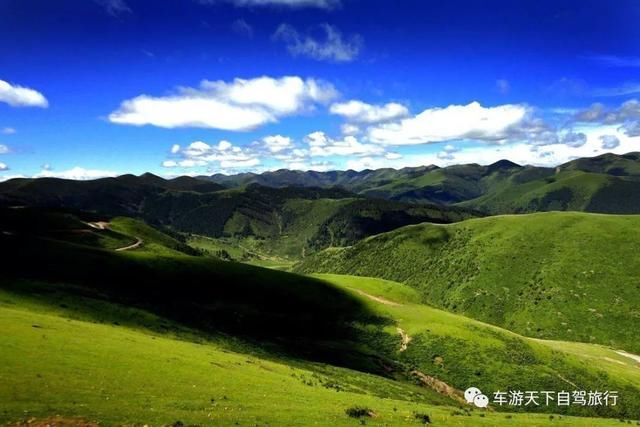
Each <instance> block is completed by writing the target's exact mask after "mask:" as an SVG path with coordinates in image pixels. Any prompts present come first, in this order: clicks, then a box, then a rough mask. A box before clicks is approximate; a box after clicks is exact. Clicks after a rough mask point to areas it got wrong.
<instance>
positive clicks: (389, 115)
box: [329, 100, 409, 124]
mask: <svg viewBox="0 0 640 427" xmlns="http://www.w3.org/2000/svg"><path fill="white" fill-rule="evenodd" d="M329 111H330V112H331V113H332V114H337V115H340V116H342V117H344V118H346V119H347V120H349V121H352V122H357V123H370V124H372V123H380V122H386V121H389V120H395V119H399V118H401V117H405V116H407V115H408V114H409V110H408V109H407V107H405V106H404V105H402V104H398V103H395V102H390V103H388V104H384V105H371V104H367V103H365V102H362V101H358V100H351V101H348V102H341V103H335V104H333V105H331V107H330V108H329Z"/></svg>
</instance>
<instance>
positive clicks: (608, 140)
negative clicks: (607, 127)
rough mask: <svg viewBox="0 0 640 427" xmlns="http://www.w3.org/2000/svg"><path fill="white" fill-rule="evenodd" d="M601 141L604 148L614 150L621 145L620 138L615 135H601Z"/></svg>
mask: <svg viewBox="0 0 640 427" xmlns="http://www.w3.org/2000/svg"><path fill="white" fill-rule="evenodd" d="M600 141H601V142H602V148H603V149H604V150H613V149H614V148H616V147H618V146H619V145H620V139H618V137H617V136H615V135H601V136H600Z"/></svg>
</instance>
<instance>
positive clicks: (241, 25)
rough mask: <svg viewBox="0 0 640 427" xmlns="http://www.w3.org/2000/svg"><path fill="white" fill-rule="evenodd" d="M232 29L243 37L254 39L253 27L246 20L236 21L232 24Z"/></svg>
mask: <svg viewBox="0 0 640 427" xmlns="http://www.w3.org/2000/svg"><path fill="white" fill-rule="evenodd" d="M231 29H232V30H233V32H235V33H236V34H240V35H241V36H245V37H248V38H253V27H252V26H251V25H249V23H248V22H247V21H245V20H244V19H236V20H235V21H233V23H232V24H231Z"/></svg>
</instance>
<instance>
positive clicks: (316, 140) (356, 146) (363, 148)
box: [305, 131, 385, 157]
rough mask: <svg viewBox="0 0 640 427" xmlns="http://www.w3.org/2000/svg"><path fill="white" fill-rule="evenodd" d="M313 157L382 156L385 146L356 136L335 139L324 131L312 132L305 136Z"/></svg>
mask: <svg viewBox="0 0 640 427" xmlns="http://www.w3.org/2000/svg"><path fill="white" fill-rule="evenodd" d="M305 141H306V142H307V144H308V145H309V151H310V153H311V156H312V157H315V156H318V157H328V156H353V155H356V156H373V155H376V156H381V155H383V154H384V153H385V150H384V148H383V147H381V146H379V145H375V144H364V143H361V142H360V141H358V139H357V138H355V137H354V136H345V137H344V138H342V139H333V138H330V137H329V136H327V134H325V133H324V132H321V131H318V132H313V133H310V134H309V135H307V136H306V137H305Z"/></svg>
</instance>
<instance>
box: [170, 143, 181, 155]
mask: <svg viewBox="0 0 640 427" xmlns="http://www.w3.org/2000/svg"><path fill="white" fill-rule="evenodd" d="M179 151H180V145H178V144H173V145H172V146H171V154H176V153H177V152H179Z"/></svg>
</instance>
